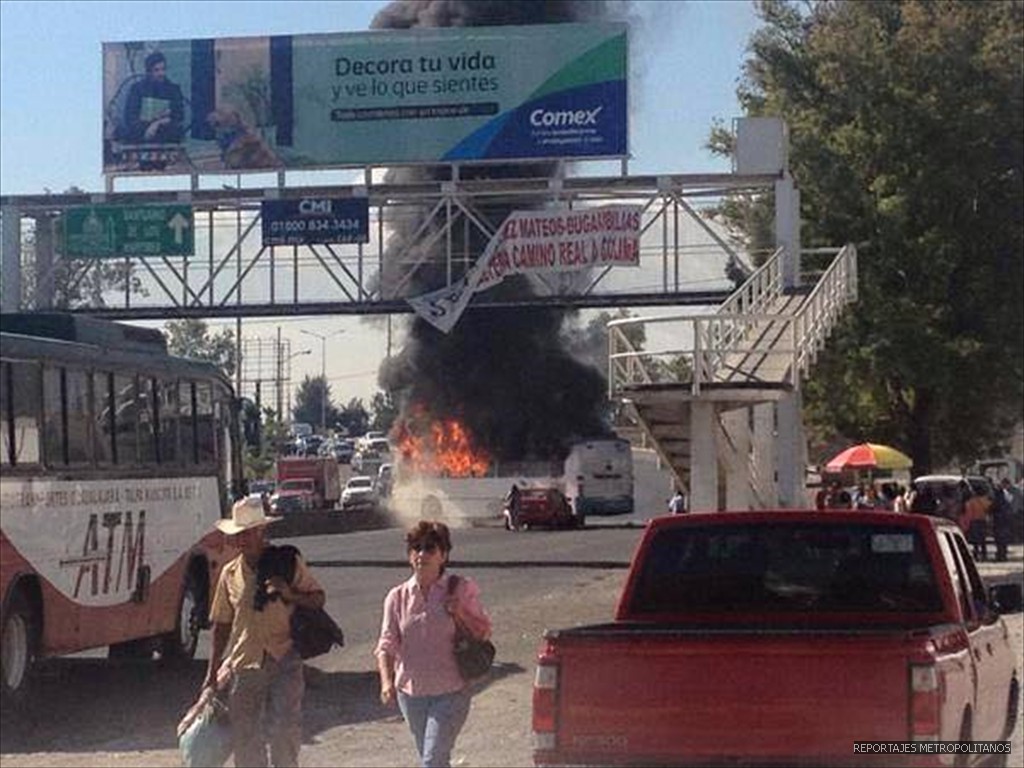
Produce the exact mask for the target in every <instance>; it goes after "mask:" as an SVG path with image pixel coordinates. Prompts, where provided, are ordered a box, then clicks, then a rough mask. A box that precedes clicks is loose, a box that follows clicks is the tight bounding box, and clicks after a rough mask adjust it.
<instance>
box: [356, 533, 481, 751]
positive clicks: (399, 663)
mask: <svg viewBox="0 0 1024 768" xmlns="http://www.w3.org/2000/svg"><path fill="white" fill-rule="evenodd" d="M405 545H406V554H407V556H408V560H409V566H410V567H411V568H412V576H411V577H410V578H409V579H408V580H406V581H404V582H402V583H401V584H399V585H398V586H396V587H394V588H392V589H391V590H390V591H389V592H388V594H387V596H386V597H385V598H384V611H383V618H382V620H381V629H380V638H379V640H378V641H377V647H376V648H375V650H374V655H375V656H376V657H377V670H378V672H379V673H380V700H381V702H382V703H383V704H384V705H385V706H393V705H394V704H395V703H396V701H397V703H398V707H399V709H400V710H401V712H402V716H403V717H404V718H405V722H406V723H407V724H408V726H409V730H410V731H411V732H412V736H413V740H414V742H415V744H416V753H417V755H418V757H419V761H420V764H421V765H422V766H423V767H424V768H433V767H434V766H439V767H444V766H448V765H450V764H451V753H452V748H453V747H454V746H455V740H456V738H457V737H458V735H459V732H460V731H461V730H462V726H463V725H464V724H465V722H466V718H467V716H468V715H469V705H470V692H469V690H468V687H467V682H466V681H465V680H463V678H462V675H461V674H460V673H459V668H458V666H457V664H456V662H455V648H454V646H455V636H456V622H458V623H459V624H460V625H461V626H462V627H463V628H464V629H465V631H467V632H469V633H470V634H472V635H473V636H474V637H476V638H478V639H486V638H488V637H490V634H491V619H490V617H489V616H488V615H487V612H486V611H485V610H484V608H483V606H482V605H481V603H480V589H479V587H477V585H476V583H475V582H474V581H473V580H472V579H469V578H466V577H461V576H460V577H456V576H455V575H454V574H449V573H448V572H447V570H448V558H449V555H450V553H451V550H452V543H451V533H450V532H449V530H448V526H446V525H445V524H444V523H440V522H435V521H431V520H421V521H420V522H419V523H417V524H416V525H414V526H413V527H412V528H410V529H409V530H408V531H407V532H406V534H405ZM452 579H457V581H456V582H455V583H454V585H453V583H452ZM453 586H454V589H453Z"/></svg>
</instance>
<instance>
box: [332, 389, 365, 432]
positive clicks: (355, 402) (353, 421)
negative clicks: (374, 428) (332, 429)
mask: <svg viewBox="0 0 1024 768" xmlns="http://www.w3.org/2000/svg"><path fill="white" fill-rule="evenodd" d="M335 424H337V425H338V426H339V427H341V428H343V429H345V431H346V434H349V435H365V434H366V432H367V430H368V429H369V428H370V426H369V425H370V414H369V412H368V411H367V410H366V406H365V405H363V400H362V398H358V397H353V398H352V399H351V400H349V401H348V405H346V406H345V407H343V408H342V409H341V410H340V411H339V412H338V415H337V417H336V418H335Z"/></svg>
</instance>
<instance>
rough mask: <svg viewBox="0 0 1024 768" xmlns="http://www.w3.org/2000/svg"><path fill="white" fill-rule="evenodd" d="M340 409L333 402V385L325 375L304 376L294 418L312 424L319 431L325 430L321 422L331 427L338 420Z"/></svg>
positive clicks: (294, 409)
mask: <svg viewBox="0 0 1024 768" xmlns="http://www.w3.org/2000/svg"><path fill="white" fill-rule="evenodd" d="M338 416H339V414H338V409H337V408H335V407H334V405H333V403H331V385H330V384H328V383H327V380H326V379H325V378H324V377H323V376H309V375H307V376H306V377H305V378H303V380H302V383H301V384H299V389H298V392H296V393H295V407H294V408H292V419H293V420H295V421H304V422H306V423H307V424H312V425H313V427H314V428H315V429H316V431H317V432H323V431H324V430H322V429H321V423H323V424H324V426H325V428H330V427H331V426H332V425H334V424H335V423H337V421H338Z"/></svg>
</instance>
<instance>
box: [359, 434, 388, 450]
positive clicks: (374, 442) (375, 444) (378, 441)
mask: <svg viewBox="0 0 1024 768" xmlns="http://www.w3.org/2000/svg"><path fill="white" fill-rule="evenodd" d="M363 446H364V450H370V451H376V452H377V453H381V454H390V453H391V443H389V442H388V441H387V438H385V437H374V438H371V439H368V440H366V442H365V443H364V444H363Z"/></svg>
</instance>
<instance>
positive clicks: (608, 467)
mask: <svg viewBox="0 0 1024 768" xmlns="http://www.w3.org/2000/svg"><path fill="white" fill-rule="evenodd" d="M563 477H564V483H565V495H566V498H568V500H569V503H570V504H571V505H572V508H573V513H574V514H575V515H576V517H577V518H578V519H580V520H583V519H585V518H586V517H587V516H589V515H598V516H600V515H630V514H632V513H633V451H632V448H631V446H630V444H629V441H628V440H623V439H620V438H599V439H594V440H583V441H580V442H578V443H575V444H574V445H573V446H572V448H571V449H570V451H569V455H568V457H567V458H566V460H565V471H564V475H563Z"/></svg>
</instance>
